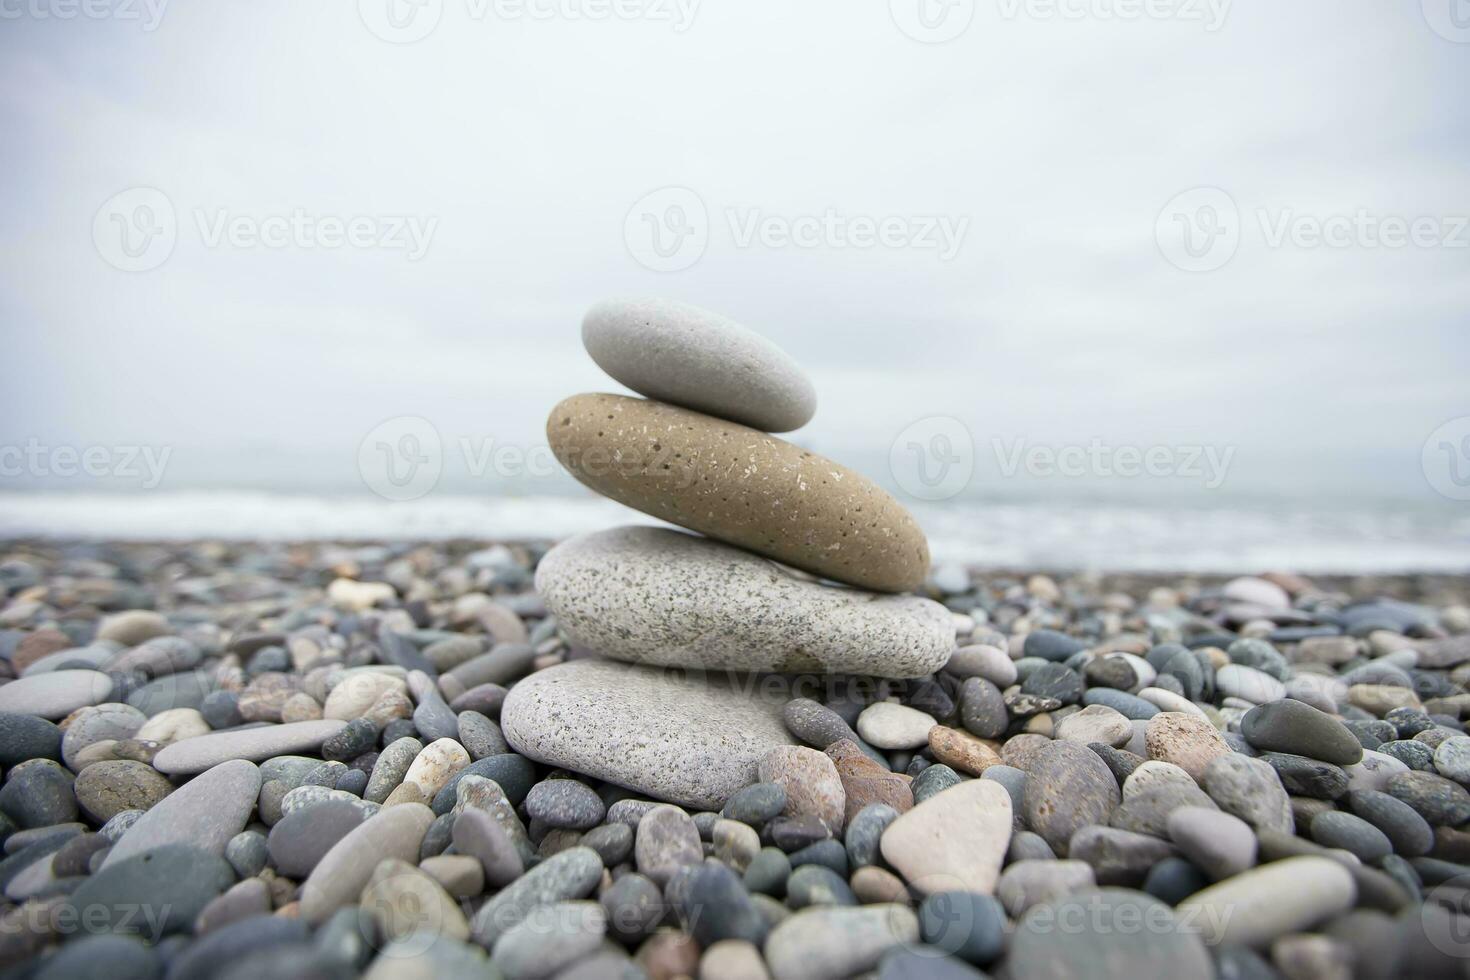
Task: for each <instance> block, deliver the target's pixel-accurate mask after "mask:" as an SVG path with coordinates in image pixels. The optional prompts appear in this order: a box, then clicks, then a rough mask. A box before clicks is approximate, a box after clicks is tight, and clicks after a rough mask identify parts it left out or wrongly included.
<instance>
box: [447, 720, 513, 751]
mask: <svg viewBox="0 0 1470 980" xmlns="http://www.w3.org/2000/svg"><path fill="white" fill-rule="evenodd" d="M458 720H459V742H460V744H461V745H463V746H464V747H465V751H466V752H468V753H469V754H470V759H472V760H473V759H484V758H487V757H489V756H492V755H504V754H505V753H507V752H509V751H510V746H509V745H507V744H506V742H505V736H504V735H502V734H501V733H500V726H499V725H497V724H495V722H493V721H491V720H490V719H489V718H486V717H485V716H484V715H482V714H480V713H479V712H478V711H461V712H460V713H459V715H458Z"/></svg>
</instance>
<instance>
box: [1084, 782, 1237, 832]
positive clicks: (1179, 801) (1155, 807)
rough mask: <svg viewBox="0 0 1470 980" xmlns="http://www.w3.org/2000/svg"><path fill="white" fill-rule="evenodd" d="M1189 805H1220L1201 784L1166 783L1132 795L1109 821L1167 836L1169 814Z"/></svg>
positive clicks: (1132, 829)
mask: <svg viewBox="0 0 1470 980" xmlns="http://www.w3.org/2000/svg"><path fill="white" fill-rule="evenodd" d="M1186 806H1193V807H1203V808H1205V809H1208V810H1214V809H1216V806H1215V802H1214V800H1211V799H1210V798H1209V796H1208V795H1206V793H1205V792H1204V790H1202V789H1200V788H1199V787H1198V786H1164V787H1161V788H1159V789H1156V790H1153V791H1151V792H1148V793H1136V794H1134V796H1133V797H1132V799H1129V800H1127V801H1126V802H1124V803H1123V805H1122V806H1120V807H1118V808H1117V809H1116V810H1114V811H1113V813H1112V815H1111V816H1110V817H1109V818H1108V825H1109V826H1111V827H1117V828H1119V829H1120V830H1131V831H1133V832H1135V833H1139V834H1151V835H1153V836H1154V837H1165V838H1167V837H1168V836H1169V815H1170V814H1171V813H1173V812H1174V811H1175V810H1177V809H1178V808H1180V807H1186Z"/></svg>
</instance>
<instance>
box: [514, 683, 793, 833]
mask: <svg viewBox="0 0 1470 980" xmlns="http://www.w3.org/2000/svg"><path fill="white" fill-rule="evenodd" d="M781 705H782V698H781V697H780V696H779V695H775V696H772V695H770V694H766V693H763V692H762V690H761V686H760V685H759V684H756V685H753V686H752V687H751V689H750V693H749V694H747V693H746V692H745V691H744V690H743V689H739V688H735V687H733V686H732V685H731V684H730V683H729V682H728V681H726V680H725V679H724V678H722V677H714V676H711V677H701V676H699V675H691V676H690V677H689V678H687V679H680V678H677V677H674V676H671V675H669V674H668V673H667V672H664V671H657V670H653V669H650V668H646V667H635V666H631V665H628V664H619V663H613V662H610V661H602V660H579V661H575V662H573V663H569V664H563V665H561V666H558V667H551V668H548V669H547V670H542V671H537V672H536V673H535V674H533V675H531V676H530V677H527V678H526V679H525V680H523V681H521V682H520V683H518V684H517V685H516V686H515V687H514V688H512V689H511V692H510V693H509V694H508V695H506V698H505V704H504V706H503V707H502V708H501V712H500V723H501V728H502V730H503V731H504V732H505V737H506V740H507V741H508V742H510V744H511V746H512V747H513V748H514V749H515V750H516V751H517V752H519V753H521V754H522V755H525V756H529V757H530V758H532V759H534V760H536V761H537V762H541V763H545V764H546V765H551V766H564V767H566V768H568V769H571V770H574V771H576V772H579V773H585V774H587V775H590V776H595V777H597V778H599V779H606V780H609V781H611V782H614V783H618V784H619V785H622V786H627V787H629V788H631V789H636V790H639V791H640V792H642V793H646V794H648V795H649V796H654V797H657V798H659V799H661V800H669V801H672V802H674V803H681V804H683V805H685V806H693V807H699V808H701V809H706V810H718V809H719V808H720V807H721V806H723V805H724V803H725V800H727V799H728V798H729V797H730V796H731V795H732V794H733V793H734V792H735V791H736V790H738V789H740V788H741V787H743V786H746V785H748V784H750V783H753V782H755V781H756V765H757V763H758V762H759V761H760V758H761V756H763V755H764V754H765V753H766V752H767V751H769V750H770V749H772V748H774V747H775V746H777V745H789V744H791V742H792V740H791V736H790V735H788V734H787V732H786V727H785V726H784V725H783V724H782V723H781Z"/></svg>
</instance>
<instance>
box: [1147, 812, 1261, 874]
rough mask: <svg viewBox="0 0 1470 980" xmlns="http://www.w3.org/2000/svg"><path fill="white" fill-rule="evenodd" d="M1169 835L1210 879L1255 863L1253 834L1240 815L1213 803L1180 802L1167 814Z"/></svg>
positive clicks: (1239, 871) (1243, 869)
mask: <svg viewBox="0 0 1470 980" xmlns="http://www.w3.org/2000/svg"><path fill="white" fill-rule="evenodd" d="M1168 831H1169V839H1170V840H1172V841H1173V842H1174V846H1176V847H1178V848H1179V850H1180V851H1181V852H1182V853H1183V854H1184V856H1185V857H1187V858H1189V860H1190V862H1191V863H1192V864H1193V865H1194V866H1195V867H1197V868H1199V869H1200V870H1201V871H1203V872H1204V873H1205V874H1206V875H1208V876H1209V878H1210V880H1211V881H1221V880H1223V879H1225V878H1229V877H1231V876H1233V875H1237V874H1240V873H1241V872H1242V871H1245V870H1246V869H1248V868H1250V867H1251V866H1252V865H1254V864H1255V863H1256V835H1255V833H1254V831H1252V830H1251V827H1250V824H1248V823H1246V822H1245V821H1244V820H1241V819H1240V818H1239V817H1234V816H1231V815H1230V814H1228V813H1221V812H1220V811H1219V810H1216V809H1214V808H1212V807H1200V806H1182V807H1179V808H1178V809H1176V810H1174V811H1173V812H1172V813H1170V814H1169V817H1168Z"/></svg>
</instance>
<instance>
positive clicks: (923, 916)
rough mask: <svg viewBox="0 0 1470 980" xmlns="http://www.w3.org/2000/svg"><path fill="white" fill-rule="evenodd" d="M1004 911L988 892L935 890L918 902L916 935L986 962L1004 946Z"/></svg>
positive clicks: (971, 960) (968, 958) (964, 957)
mask: <svg viewBox="0 0 1470 980" xmlns="http://www.w3.org/2000/svg"><path fill="white" fill-rule="evenodd" d="M1005 927H1006V916H1005V911H1004V910H1003V909H1002V908H1001V904H1000V903H999V902H997V901H996V900H995V899H994V898H992V897H991V896H989V895H980V894H976V893H974V892H963V891H949V892H935V893H934V894H932V895H930V896H928V897H927V898H925V899H924V901H923V903H921V904H920V905H919V938H920V939H922V940H923V941H924V942H925V943H927V944H928V945H930V946H932V947H934V948H935V949H939V950H943V951H944V952H945V953H947V954H949V955H951V956H956V957H958V958H960V959H962V960H965V961H966V962H969V963H973V964H975V965H976V966H989V965H990V964H991V963H992V962H994V961H995V960H996V959H997V958H999V956H1000V954H1001V951H1002V950H1003V949H1004V948H1005Z"/></svg>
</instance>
